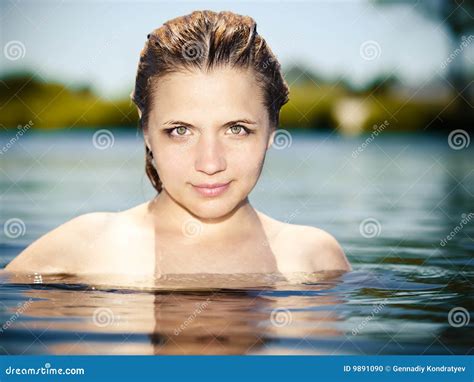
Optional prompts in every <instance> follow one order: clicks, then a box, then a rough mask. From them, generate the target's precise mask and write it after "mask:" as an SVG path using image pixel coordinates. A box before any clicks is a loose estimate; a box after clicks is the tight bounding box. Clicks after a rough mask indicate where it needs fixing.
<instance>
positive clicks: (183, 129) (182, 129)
mask: <svg viewBox="0 0 474 382" xmlns="http://www.w3.org/2000/svg"><path fill="white" fill-rule="evenodd" d="M186 130H187V129H186V127H184V126H179V127H177V128H176V132H177V133H178V135H184V134H186Z"/></svg>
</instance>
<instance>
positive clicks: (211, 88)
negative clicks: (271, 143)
mask: <svg viewBox="0 0 474 382" xmlns="http://www.w3.org/2000/svg"><path fill="white" fill-rule="evenodd" d="M152 104H153V107H152V110H151V113H150V114H151V117H152V119H153V120H154V121H156V122H160V121H161V122H162V121H165V120H168V119H180V120H181V119H186V120H187V121H186V122H189V123H192V124H194V123H202V122H204V121H206V122H209V120H210V119H213V120H214V119H215V120H216V121H221V120H222V121H224V120H225V121H227V120H229V119H232V118H253V119H254V120H261V119H263V118H265V116H266V109H265V107H264V103H263V91H262V89H261V87H260V86H259V85H258V83H257V81H256V78H255V75H254V72H253V71H252V70H240V69H233V68H228V67H224V68H216V69H213V70H211V71H209V72H204V71H193V72H176V73H170V74H167V75H166V76H164V77H162V78H159V79H157V80H156V81H155V82H154V84H153V102H152ZM259 122H262V121H259Z"/></svg>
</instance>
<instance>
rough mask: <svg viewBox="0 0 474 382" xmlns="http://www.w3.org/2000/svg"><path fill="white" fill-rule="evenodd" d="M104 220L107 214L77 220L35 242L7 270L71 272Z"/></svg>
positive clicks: (85, 215) (95, 213)
mask: <svg viewBox="0 0 474 382" xmlns="http://www.w3.org/2000/svg"><path fill="white" fill-rule="evenodd" d="M103 220H104V214H103V213H97V212H94V213H88V214H84V215H80V216H78V217H75V218H73V219H71V220H69V221H68V222H66V223H64V224H62V225H60V226H59V227H57V228H55V229H53V230H51V231H49V232H48V233H46V234H44V235H43V236H41V237H40V238H39V239H37V240H36V241H34V242H33V243H31V244H30V245H29V246H28V247H27V248H25V250H23V252H21V253H20V254H19V255H18V256H17V257H16V258H14V259H13V260H12V261H11V262H10V263H9V264H8V265H7V266H6V268H5V269H6V270H7V271H11V272H27V273H33V272H58V273H59V272H68V271H72V270H74V267H76V266H77V265H79V263H80V261H81V256H82V255H84V254H85V253H87V251H88V249H89V247H90V245H91V243H92V242H93V235H94V234H96V235H98V234H99V232H96V233H94V231H97V230H96V229H95V228H97V227H98V223H99V222H100V221H103Z"/></svg>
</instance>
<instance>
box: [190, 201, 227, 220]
mask: <svg viewBox="0 0 474 382" xmlns="http://www.w3.org/2000/svg"><path fill="white" fill-rule="evenodd" d="M234 208H235V206H234V205H230V204H229V203H228V202H227V203H226V202H224V201H214V200H213V201H210V200H209V201H199V202H197V203H195V204H194V205H193V206H192V207H191V208H190V211H191V212H192V213H193V214H194V215H196V216H197V217H198V218H201V219H219V218H221V217H224V216H226V215H227V214H229V213H230V212H232V210H233V209H234Z"/></svg>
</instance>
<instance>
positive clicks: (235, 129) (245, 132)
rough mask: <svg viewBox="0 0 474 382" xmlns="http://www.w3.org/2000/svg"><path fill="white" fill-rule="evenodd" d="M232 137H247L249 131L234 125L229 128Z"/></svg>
mask: <svg viewBox="0 0 474 382" xmlns="http://www.w3.org/2000/svg"><path fill="white" fill-rule="evenodd" d="M229 130H230V132H231V133H232V135H249V134H250V130H249V129H247V128H246V127H243V126H242V125H234V126H231V127H230V128H229Z"/></svg>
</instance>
